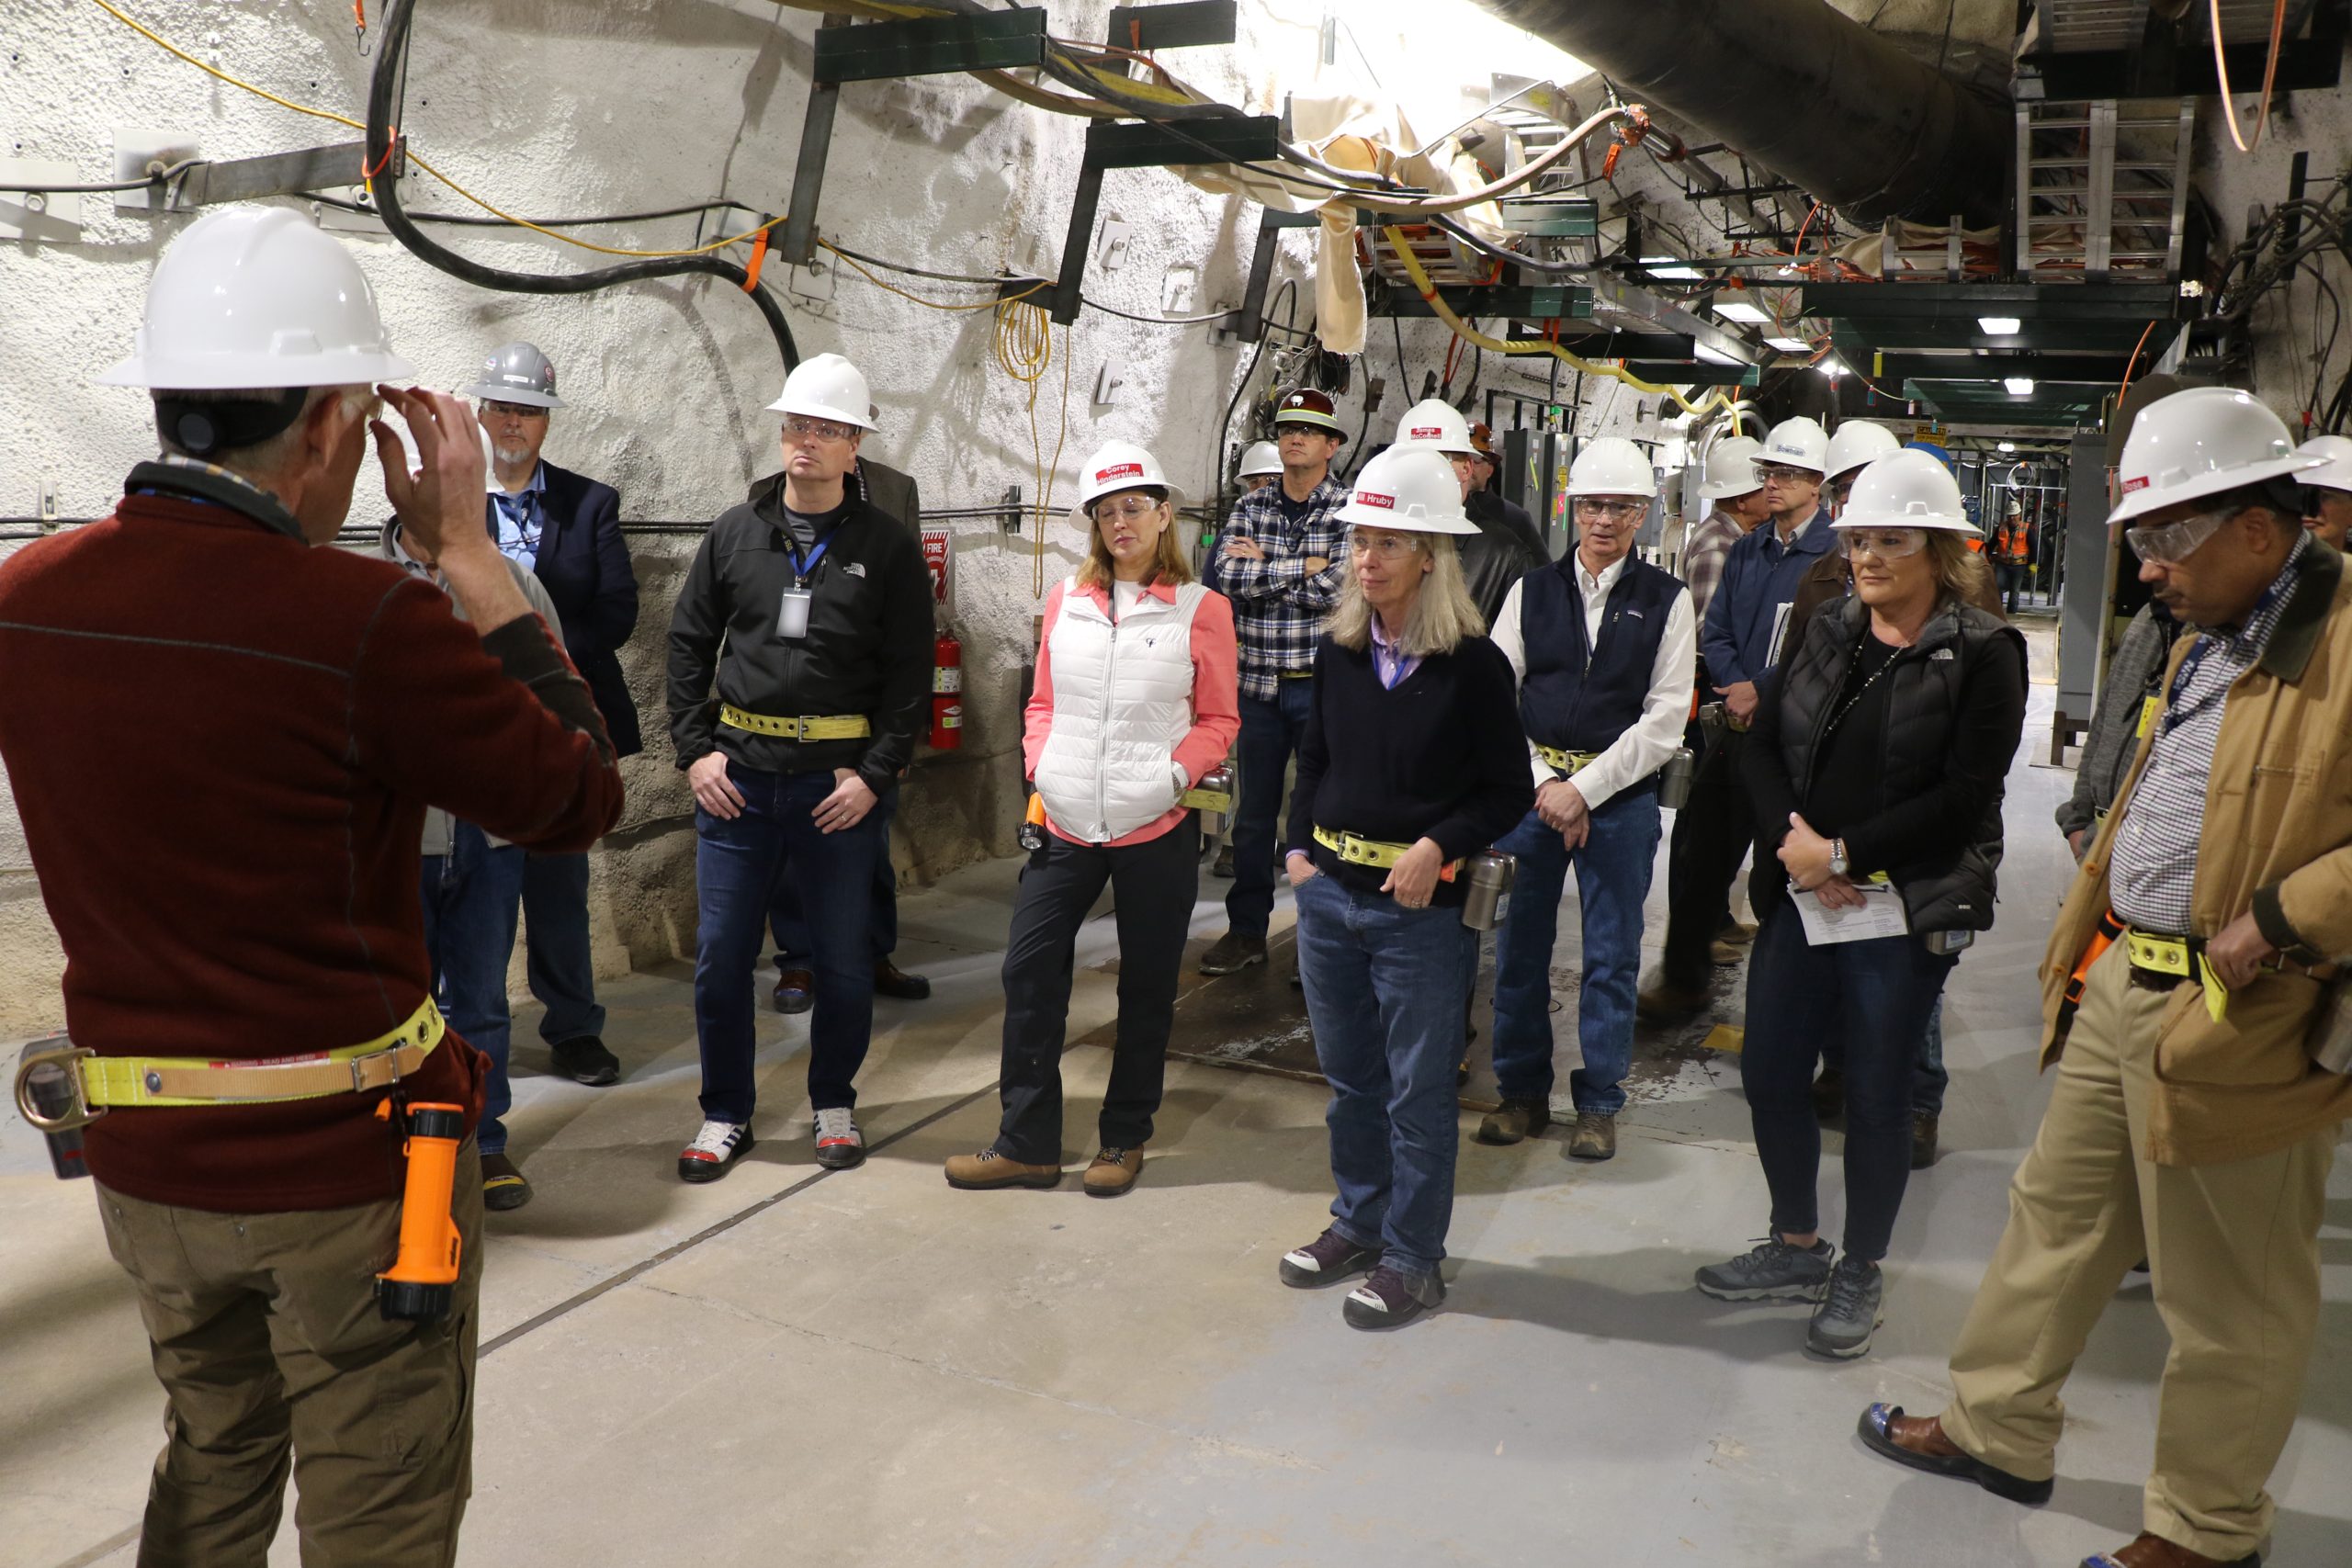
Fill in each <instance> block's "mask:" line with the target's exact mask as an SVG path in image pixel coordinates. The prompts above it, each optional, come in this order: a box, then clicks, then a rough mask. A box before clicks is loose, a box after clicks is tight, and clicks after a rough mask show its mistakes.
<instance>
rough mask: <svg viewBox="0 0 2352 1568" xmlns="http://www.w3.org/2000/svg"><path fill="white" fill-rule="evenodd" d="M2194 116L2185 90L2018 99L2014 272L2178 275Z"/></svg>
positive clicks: (2094, 277)
mask: <svg viewBox="0 0 2352 1568" xmlns="http://www.w3.org/2000/svg"><path fill="white" fill-rule="evenodd" d="M2196 123H2197V103H2196V100H2195V99H2194V98H2180V99H2177V100H2175V99H2169V98H2154V99H2115V98H2093V99H2087V100H2075V101H2070V102H2048V101H2033V100H2028V99H2020V100H2018V106H2017V137H2018V141H2017V174H2018V188H2017V209H2016V221H2017V270H2018V273H2019V274H2020V275H2021V276H2023V277H2025V278H2026V279H2027V280H2028V281H2029V282H2033V283H2105V282H2109V281H2110V280H2114V281H2127V280H2128V281H2153V280H2154V279H2157V278H2163V279H2165V281H2167V282H2170V281H2176V280H2177V279H2178V277H2179V276H2180V266H2181V241H2182V230H2183V228H2184V226H2185V224H2186V221H2187V219H2188V162H2189V150H2190V141H2191V137H2192V136H2193V134H2194V132H2195V130H2196Z"/></svg>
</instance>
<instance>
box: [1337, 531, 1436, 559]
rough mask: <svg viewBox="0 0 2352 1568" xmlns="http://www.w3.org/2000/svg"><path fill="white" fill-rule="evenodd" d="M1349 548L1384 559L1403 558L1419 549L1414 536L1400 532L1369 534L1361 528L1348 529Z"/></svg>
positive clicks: (1352, 551)
mask: <svg viewBox="0 0 2352 1568" xmlns="http://www.w3.org/2000/svg"><path fill="white" fill-rule="evenodd" d="M1348 548H1349V550H1350V551H1351V553H1353V554H1355V555H1359V556H1378V557H1379V558H1381V559H1382V560H1401V559H1403V558H1405V557H1407V556H1409V555H1411V554H1413V553H1414V552H1416V551H1417V550H1419V548H1420V546H1419V543H1417V542H1416V541H1415V540H1413V539H1412V538H1410V537H1408V536H1404V535H1399V534H1367V533H1365V532H1364V531H1363V529H1361V528H1351V529H1349V530H1348Z"/></svg>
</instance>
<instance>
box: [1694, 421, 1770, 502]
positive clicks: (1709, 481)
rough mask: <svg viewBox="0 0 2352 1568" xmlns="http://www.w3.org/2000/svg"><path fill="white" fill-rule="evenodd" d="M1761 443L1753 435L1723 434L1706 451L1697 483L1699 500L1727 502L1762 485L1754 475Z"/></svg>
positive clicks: (1762, 445) (1756, 489)
mask: <svg viewBox="0 0 2352 1568" xmlns="http://www.w3.org/2000/svg"><path fill="white" fill-rule="evenodd" d="M1763 453H1764V443H1762V442H1761V441H1758V440H1757V439H1756V437H1754V436H1753V435H1726V436H1724V438H1723V439H1722V440H1721V441H1718V442H1716V443H1715V444H1714V446H1713V447H1712V448H1710V449H1709V450H1708V453H1707V466H1706V468H1705V469H1704V470H1702V474H1703V477H1702V479H1701V480H1700V483H1699V499H1700V500H1701V501H1728V500H1730V499H1731V498H1732V497H1733V496H1736V495H1750V494H1753V493H1754V492H1755V491H1759V490H1762V489H1763V488H1764V481H1763V480H1762V479H1758V478H1757V477H1756V459H1757V458H1758V457H1761V456H1763Z"/></svg>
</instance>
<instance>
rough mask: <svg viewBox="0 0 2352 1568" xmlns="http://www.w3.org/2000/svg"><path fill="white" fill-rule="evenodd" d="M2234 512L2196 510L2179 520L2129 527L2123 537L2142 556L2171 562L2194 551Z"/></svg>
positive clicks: (2190, 554)
mask: <svg viewBox="0 0 2352 1568" xmlns="http://www.w3.org/2000/svg"><path fill="white" fill-rule="evenodd" d="M2233 515H2234V513H2230V512H2222V511H2213V512H2199V513H2191V514H2190V515H2188V516H2187V517H2184V518H2182V519H2181V520H2180V521H2178V522H2177V523H2159V524H2154V525H2148V526H2143V527H2139V528H2126V529H2124V530H2123V540H2124V543H2126V544H2128V545H2130V546H2131V553H2132V554H2133V555H2135V556H2138V557H2139V558H2141V559H2142V560H2143V561H2151V562H2154V563H2155V564H2156V565H2159V566H2171V565H2175V564H2177V563H2178V562H2180V561H2185V560H2187V559H2188V558H2189V557H2190V556H2193V555H2195V554H2196V553H2197V552H2198V551H2199V549H2200V548H2202V547H2203V546H2204V544H2205V541H2206V540H2208V539H2210V538H2211V537H2212V536H2214V535H2215V534H2216V533H2218V532H2220V531H2221V527H2222V524H2224V523H2226V522H2228V521H2229V520H2230V518H2231V517H2232V516H2233Z"/></svg>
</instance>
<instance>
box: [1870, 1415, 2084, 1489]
mask: <svg viewBox="0 0 2352 1568" xmlns="http://www.w3.org/2000/svg"><path fill="white" fill-rule="evenodd" d="M1860 1435H1861V1439H1862V1446H1863V1447H1864V1448H1866V1449H1868V1450H1871V1452H1872V1453H1874V1454H1878V1455H1880V1456H1882V1457H1883V1458H1886V1459H1891V1460H1893V1461H1894V1462H1895V1463H1897V1464H1905V1465H1909V1466H1910V1467H1911V1468H1912V1469H1913V1470H1924V1471H1926V1472H1928V1474H1930V1475H1947V1476H1950V1477H1951V1478H1952V1479H1953V1480H1954V1481H1973V1482H1974V1483H1976V1484H1977V1485H1979V1486H1982V1487H1983V1488H1985V1491H1987V1492H1990V1493H1991V1494H1993V1495H1994V1496H1996V1497H2007V1499H2008V1500H2009V1501H2010V1502H2012V1503H2026V1504H2032V1505H2039V1504H2042V1503H2047V1502H2048V1501H2050V1494H2051V1493H2052V1491H2053V1490H2054V1487H2053V1486H2052V1483H2050V1482H2047V1481H2028V1480H2026V1479H2025V1478H2024V1477H2023V1476H2021V1475H2011V1474H2010V1473H2009V1472H2007V1471H2006V1470H1996V1469H1994V1468H1993V1467H1992V1466H1991V1465H1989V1464H1986V1463H1985V1461H1983V1460H1981V1459H1975V1458H1972V1457H1971V1456H1970V1455H1968V1454H1966V1453H1963V1452H1962V1451H1961V1448H1960V1445H1959V1444H1958V1443H1955V1442H1953V1441H1952V1440H1951V1438H1947V1437H1945V1436H1944V1424H1943V1419H1942V1417H1940V1416H1905V1414H1903V1407H1902V1406H1901V1405H1899V1404H1873V1405H1871V1407H1870V1408H1869V1409H1868V1410H1865V1411H1863V1412H1862V1419H1861V1424H1860Z"/></svg>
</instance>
